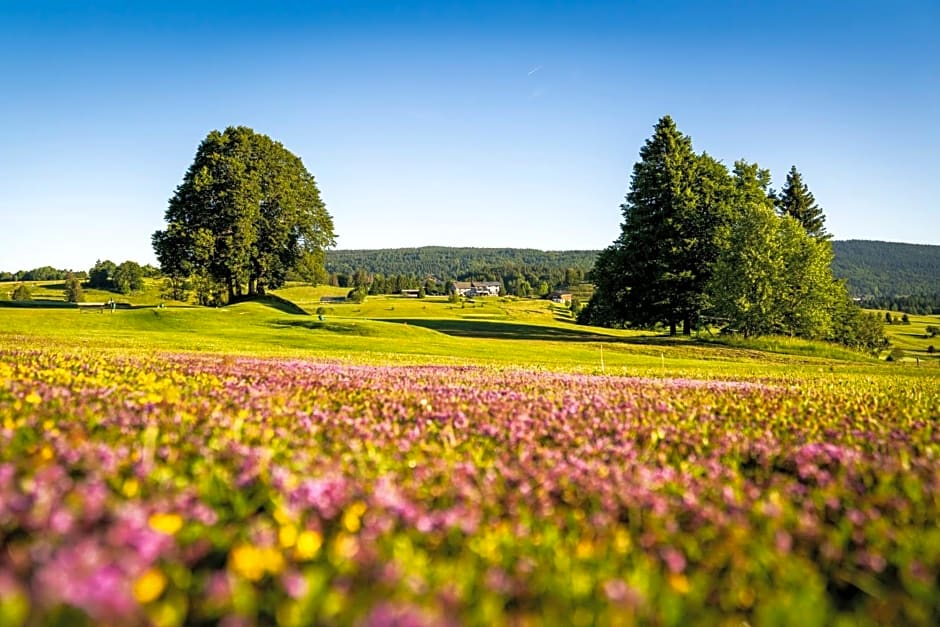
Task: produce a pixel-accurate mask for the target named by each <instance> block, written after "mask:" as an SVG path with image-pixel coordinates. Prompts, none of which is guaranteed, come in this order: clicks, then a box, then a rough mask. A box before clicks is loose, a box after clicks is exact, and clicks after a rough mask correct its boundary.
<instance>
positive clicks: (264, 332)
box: [0, 281, 940, 378]
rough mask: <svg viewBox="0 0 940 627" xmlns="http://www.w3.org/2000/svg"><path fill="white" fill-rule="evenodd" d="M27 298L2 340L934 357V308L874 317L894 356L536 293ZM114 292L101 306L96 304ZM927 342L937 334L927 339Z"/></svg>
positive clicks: (374, 353) (711, 358)
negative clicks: (214, 304) (680, 334)
mask: <svg viewBox="0 0 940 627" xmlns="http://www.w3.org/2000/svg"><path fill="white" fill-rule="evenodd" d="M30 287H31V289H32V293H33V300H32V301H29V302H26V303H12V302H9V301H3V302H2V304H3V305H5V306H4V307H0V325H2V326H0V337H3V338H4V340H5V341H6V342H22V343H40V342H41V343H50V342H52V343H56V344H61V345H63V346H69V347H88V348H96V349H98V348H100V349H105V350H113V351H198V352H214V353H230V354H243V355H244V354H252V355H269V356H296V357H305V358H316V359H325V360H335V361H341V362H350V363H370V364H379V363H393V364H481V365H495V366H502V367H524V368H535V369H548V370H557V371H573V372H586V373H607V374H630V375H634V374H635V375H649V376H693V377H699V378H711V377H718V378H760V377H787V376H789V375H800V376H803V375H806V374H807V373H812V372H825V373H832V372H856V373H867V372H872V373H876V372H882V373H887V372H891V371H890V370H886V369H891V368H894V369H895V370H904V371H908V370H910V372H911V374H913V375H924V376H934V375H936V374H938V372H940V361H938V359H937V354H936V353H933V354H931V353H929V352H928V347H929V346H930V344H931V343H934V342H935V341H936V338H930V339H928V338H927V337H926V327H927V326H929V325H940V317H938V316H911V317H910V321H911V322H910V324H906V325H900V324H897V325H887V326H886V331H887V332H888V334H889V336H890V338H891V342H892V347H899V348H901V349H902V350H903V351H904V353H905V357H904V359H902V360H901V361H900V363H892V364H887V363H884V361H883V360H884V357H885V355H887V352H888V351H887V350H886V351H884V352H883V354H882V356H881V358H882V361H881V363H879V361H878V360H877V359H875V358H874V357H873V356H869V355H864V354H861V353H856V352H853V351H849V350H846V349H843V348H840V347H837V346H833V345H828V344H824V343H819V342H809V341H805V340H800V339H793V338H780V337H770V338H760V339H756V340H748V341H743V340H741V339H735V338H725V337H719V336H718V335H717V333H716V332H711V331H704V332H700V333H698V334H697V335H696V336H694V337H692V338H669V337H666V336H664V335H662V334H659V333H653V332H649V331H630V330H612V329H602V328H597V327H585V326H579V325H576V324H575V323H574V321H573V319H572V316H571V314H570V312H569V311H568V309H567V308H566V307H564V306H562V305H559V304H556V303H552V302H549V301H547V300H539V299H527V298H514V297H492V298H490V297H482V298H477V299H475V300H467V301H464V302H461V303H452V302H449V301H448V300H447V299H446V298H445V297H440V296H432V297H428V298H423V299H417V298H414V297H404V296H370V297H369V298H368V299H366V301H365V302H363V303H351V302H341V301H340V300H336V301H333V300H331V299H342V297H343V296H344V295H345V293H346V291H347V290H346V289H344V288H333V287H329V286H319V287H310V286H302V285H290V286H288V287H285V288H284V289H281V290H277V291H276V292H274V293H273V294H272V295H270V296H269V297H267V298H265V299H262V300H259V301H253V302H244V303H238V304H235V305H230V306H227V307H220V308H206V307H196V306H192V305H187V304H184V303H176V302H164V301H162V300H161V297H160V290H159V286H158V284H157V283H156V282H154V281H147V283H146V286H145V289H144V290H143V291H141V292H137V293H134V294H131V295H129V296H123V295H118V294H113V293H111V292H108V291H104V290H87V291H86V294H85V299H86V302H85V303H83V304H82V305H81V306H76V305H71V304H68V303H65V302H64V300H63V288H64V286H63V285H62V284H61V282H58V283H56V282H46V283H36V284H31V286H30ZM110 299H114V300H115V301H116V302H117V307H116V309H115V310H114V311H111V310H110V309H109V308H106V307H102V304H103V303H106V302H108V301H109V300H110ZM938 343H940V342H938Z"/></svg>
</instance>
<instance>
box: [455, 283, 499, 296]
mask: <svg viewBox="0 0 940 627" xmlns="http://www.w3.org/2000/svg"><path fill="white" fill-rule="evenodd" d="M499 287H500V283H499V281H455V282H454V291H455V292H457V293H458V294H460V295H461V296H469V297H473V296H499Z"/></svg>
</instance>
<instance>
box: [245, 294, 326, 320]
mask: <svg viewBox="0 0 940 627" xmlns="http://www.w3.org/2000/svg"><path fill="white" fill-rule="evenodd" d="M246 302H252V303H258V304H259V305H265V306H267V307H271V308H272V309H277V310H278V311H280V312H282V313H286V314H291V315H293V316H309V315H310V314H309V313H308V312H307V310H306V309H304V308H303V307H301V306H299V305H297V304H296V303H294V302H292V301H289V300H287V299H286V298H283V297H281V296H277V295H276V294H265V295H264V296H253V297H251V298H239V299H237V300H235V301H233V302H232V303H231V304H233V305H235V304H238V303H246Z"/></svg>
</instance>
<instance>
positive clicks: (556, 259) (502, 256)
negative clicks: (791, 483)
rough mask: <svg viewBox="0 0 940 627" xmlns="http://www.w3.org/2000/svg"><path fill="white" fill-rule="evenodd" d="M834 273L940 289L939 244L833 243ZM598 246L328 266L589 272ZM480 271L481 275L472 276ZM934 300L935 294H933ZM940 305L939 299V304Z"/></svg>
mask: <svg viewBox="0 0 940 627" xmlns="http://www.w3.org/2000/svg"><path fill="white" fill-rule="evenodd" d="M832 246H833V251H834V253H835V261H834V262H833V274H835V276H836V277H838V278H840V279H845V280H846V282H847V283H848V286H849V290H850V291H851V293H852V294H853V295H854V296H859V297H863V298H866V297H868V298H871V297H875V298H877V299H879V300H881V299H885V298H892V297H896V296H909V295H937V294H938V293H940V246H926V245H920V244H901V243H894V242H876V241H868V240H846V241H836V242H833V243H832ZM598 252H599V251H596V250H563V251H545V250H535V249H531V248H454V247H448V246H425V247H421V248H383V249H377V250H330V251H327V254H326V268H327V271H328V272H330V273H332V274H340V275H352V274H353V273H354V272H356V271H357V270H358V271H365V272H367V273H370V274H383V275H385V276H394V275H407V276H417V277H421V278H423V277H428V276H433V277H437V278H440V279H449V278H457V277H460V278H463V277H472V278H479V279H484V278H487V277H488V276H492V275H493V271H494V270H496V269H503V270H505V269H507V268H516V269H520V268H528V269H540V270H541V272H540V273H539V274H545V271H546V270H549V271H550V272H549V273H550V274H556V273H558V272H561V273H564V271H565V270H566V269H574V270H577V271H578V274H582V273H583V274H586V273H587V272H588V271H589V270H590V269H591V268H592V267H593V266H594V260H595V259H596V258H597V254H598ZM475 273H478V274H480V276H473V275H474V274H475ZM931 302H933V299H931ZM938 304H940V303H938Z"/></svg>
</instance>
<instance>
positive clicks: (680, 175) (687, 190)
mask: <svg viewBox="0 0 940 627" xmlns="http://www.w3.org/2000/svg"><path fill="white" fill-rule="evenodd" d="M729 186H730V179H729V176H728V172H727V169H726V168H725V167H724V166H723V165H721V164H720V163H718V162H717V161H715V160H714V159H712V158H711V157H709V156H707V155H701V156H700V155H696V154H695V153H694V152H693V150H692V140H691V139H690V138H689V137H688V136H687V135H683V134H682V133H681V132H680V131H679V130H678V129H677V128H676V124H675V122H673V120H672V118H670V117H669V116H665V117H663V118H662V119H660V120H659V122H658V123H657V124H656V126H655V130H654V132H653V136H652V137H650V138H649V139H648V140H647V141H646V143H645V144H644V145H643V147H642V148H641V149H640V161H638V162H637V163H636V164H635V165H634V166H633V175H632V177H631V185H630V191H629V193H628V194H627V197H626V202H625V203H624V204H623V205H621V211H622V212H623V218H624V221H623V224H622V225H621V233H620V236H619V237H618V238H617V239H616V240H615V241H614V243H613V244H612V245H611V246H609V247H608V248H607V249H605V250H604V251H603V252H602V253H601V254H600V255H599V257H598V260H597V263H596V265H595V267H594V270H593V271H592V277H593V280H594V282H595V293H594V296H593V297H592V298H591V301H590V303H589V304H588V306H587V307H586V308H585V309H584V311H583V313H582V316H581V317H580V320H582V321H585V322H589V323H591V324H600V325H605V326H622V325H629V326H640V327H643V326H652V325H654V324H657V323H662V324H665V325H668V327H669V331H670V334H671V335H675V333H676V328H677V326H678V325H679V324H682V327H683V333H685V334H689V333H690V332H691V328H692V325H693V323H694V322H695V321H696V320H697V319H698V316H699V313H700V312H701V311H702V310H703V308H704V306H705V298H704V296H705V285H706V283H707V281H708V278H709V273H710V267H711V262H712V261H713V260H714V259H715V258H717V254H718V246H717V238H718V234H719V233H720V231H721V228H722V226H723V225H724V224H726V223H727V222H728V220H729V209H728V206H729V204H728V200H729V194H728V189H729Z"/></svg>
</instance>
